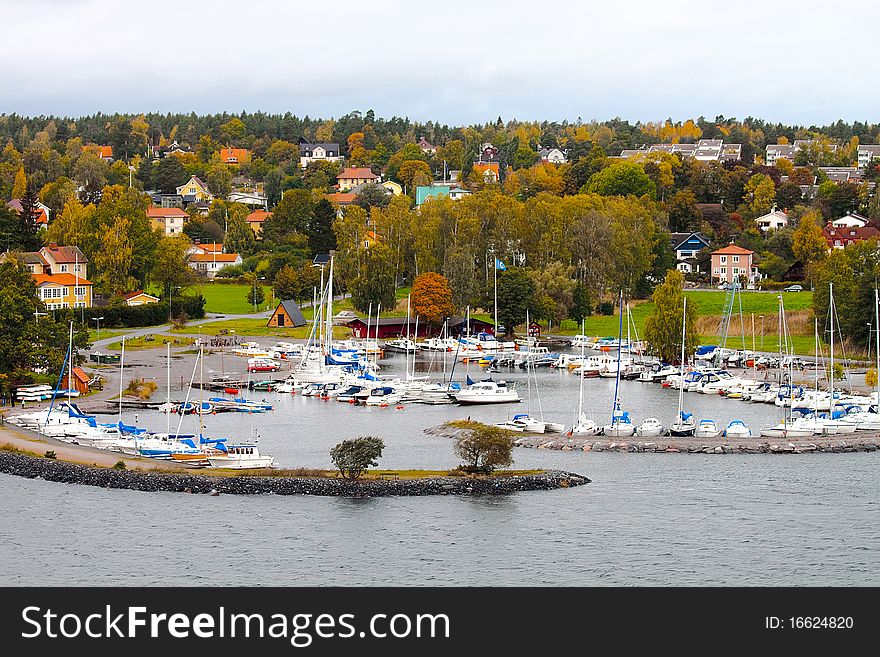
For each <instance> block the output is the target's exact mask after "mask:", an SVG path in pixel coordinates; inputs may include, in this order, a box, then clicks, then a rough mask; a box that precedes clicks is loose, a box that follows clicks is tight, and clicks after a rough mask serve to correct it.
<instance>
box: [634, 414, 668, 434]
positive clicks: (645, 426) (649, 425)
mask: <svg viewBox="0 0 880 657" xmlns="http://www.w3.org/2000/svg"><path fill="white" fill-rule="evenodd" d="M663 431H664V429H663V424H662V423H661V422H660V420H658V419H657V418H655V417H649V418H646V419H645V421H644V422H642V423H641V424H640V425H639V426H638V428H636V435H637V436H641V437H644V438H648V437H655V436H662V435H663Z"/></svg>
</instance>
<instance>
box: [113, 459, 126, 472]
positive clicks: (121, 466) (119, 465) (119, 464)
mask: <svg viewBox="0 0 880 657" xmlns="http://www.w3.org/2000/svg"><path fill="white" fill-rule="evenodd" d="M113 469H114V470H125V461H116V463H114V464H113Z"/></svg>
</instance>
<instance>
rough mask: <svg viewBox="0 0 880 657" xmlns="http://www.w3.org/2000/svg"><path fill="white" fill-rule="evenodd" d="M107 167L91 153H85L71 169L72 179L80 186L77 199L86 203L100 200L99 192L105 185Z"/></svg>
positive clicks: (107, 172) (108, 168) (107, 173)
mask: <svg viewBox="0 0 880 657" xmlns="http://www.w3.org/2000/svg"><path fill="white" fill-rule="evenodd" d="M109 173H110V167H109V165H108V164H107V163H106V162H105V161H104V160H102V159H101V158H100V157H98V156H97V155H95V154H94V153H92V152H85V153H83V154H82V156H81V157H80V158H79V159H78V160H77V161H76V165H75V166H74V167H73V179H74V181H76V182H77V183H78V184H79V186H80V192H79V197H80V198H81V199H82V200H83V201H85V202H86V203H97V202H98V201H99V200H101V190H102V189H103V188H104V186H105V185H106V184H107V176H108V175H109Z"/></svg>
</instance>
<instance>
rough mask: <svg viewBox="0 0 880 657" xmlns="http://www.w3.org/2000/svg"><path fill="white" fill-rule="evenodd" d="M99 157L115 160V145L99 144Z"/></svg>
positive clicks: (109, 160)
mask: <svg viewBox="0 0 880 657" xmlns="http://www.w3.org/2000/svg"><path fill="white" fill-rule="evenodd" d="M98 149H99V150H98V157H100V158H101V159H102V160H104V161H105V162H112V161H113V147H112V146H98Z"/></svg>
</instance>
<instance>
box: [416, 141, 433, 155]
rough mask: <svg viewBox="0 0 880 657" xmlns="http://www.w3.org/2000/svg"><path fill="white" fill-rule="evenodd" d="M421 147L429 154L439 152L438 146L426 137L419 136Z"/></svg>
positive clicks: (423, 151)
mask: <svg viewBox="0 0 880 657" xmlns="http://www.w3.org/2000/svg"><path fill="white" fill-rule="evenodd" d="M419 148H421V149H422V153H426V154H427V155H433V154H434V153H436V152H437V148H436V147H435V146H434V145H433V144H432V143H431V142H429V141H428V140H427V139H425V138H424V137H419Z"/></svg>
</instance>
